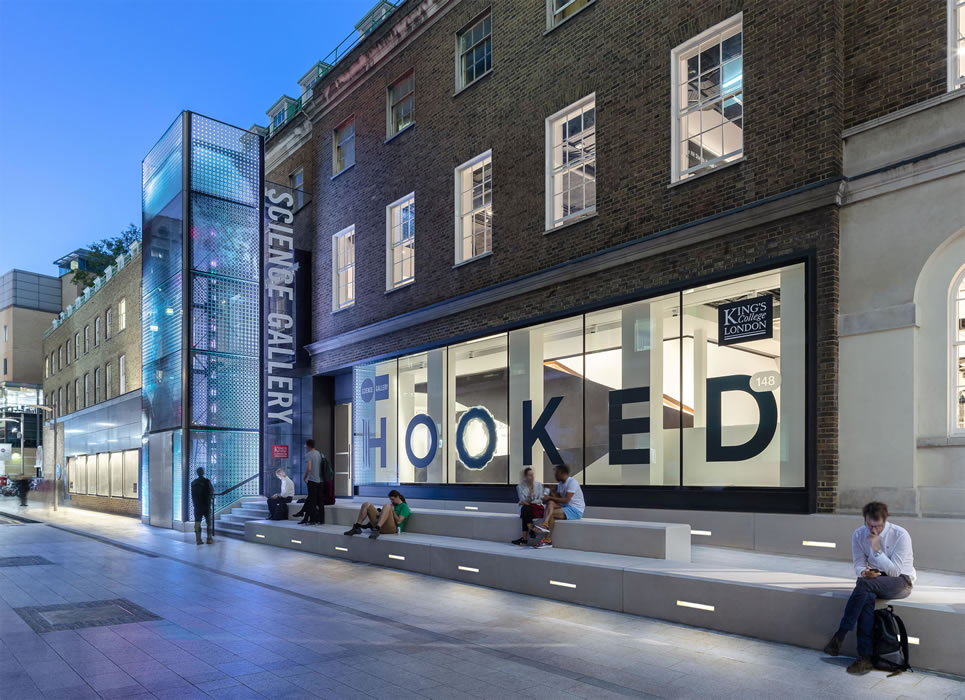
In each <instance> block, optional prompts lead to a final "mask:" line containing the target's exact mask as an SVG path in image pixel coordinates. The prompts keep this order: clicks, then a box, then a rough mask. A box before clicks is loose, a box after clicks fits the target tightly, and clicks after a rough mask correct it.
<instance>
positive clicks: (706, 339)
mask: <svg viewBox="0 0 965 700" xmlns="http://www.w3.org/2000/svg"><path fill="white" fill-rule="evenodd" d="M804 288H805V285H804V266H803V265H796V266H794V267H790V268H784V269H782V270H775V271H772V272H766V273H762V274H758V275H753V276H750V277H742V278H740V279H737V280H730V281H728V282H721V283H718V284H713V285H708V286H706V287H700V288H698V289H692V290H687V291H686V292H685V293H684V316H683V324H684V329H683V331H684V332H683V338H684V346H683V353H682V356H683V372H682V373H681V378H682V381H683V402H684V403H685V404H688V405H690V406H693V410H694V420H693V423H692V425H690V426H685V427H684V430H683V478H684V481H683V483H684V485H685V486H770V487H798V488H800V487H803V486H804V434H805V430H804V426H805V377H804V370H805V353H806V347H805V332H804V330H805V318H804V309H805V305H804ZM768 305H769V306H770V311H769V312H768V311H767V306H768ZM722 314H725V315H726V316H727V318H726V319H725V320H724V323H723V324H722V323H721V315H722ZM768 314H769V315H771V319H772V328H771V337H766V338H758V337H757V335H756V333H760V331H761V329H759V328H758V325H759V324H760V323H761V321H762V320H765V317H766V316H767V315H768ZM757 316H761V317H762V318H761V319H757V318H756V317H757ZM765 334H766V333H765Z"/></svg>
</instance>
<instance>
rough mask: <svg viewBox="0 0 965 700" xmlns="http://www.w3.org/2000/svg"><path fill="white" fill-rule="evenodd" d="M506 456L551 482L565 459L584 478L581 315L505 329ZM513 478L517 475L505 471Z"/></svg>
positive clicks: (578, 477)
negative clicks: (509, 428) (507, 400)
mask: <svg viewBox="0 0 965 700" xmlns="http://www.w3.org/2000/svg"><path fill="white" fill-rule="evenodd" d="M509 369H510V371H509V419H510V420H509V423H510V425H512V426H513V428H514V430H512V431H511V432H510V455H511V460H512V463H513V465H514V466H520V467H526V466H532V467H533V469H534V471H535V472H536V474H537V479H539V480H540V481H542V482H543V483H551V482H552V481H553V466H554V465H555V464H566V465H567V466H569V467H570V473H571V474H572V475H573V476H574V477H575V478H577V479H579V480H582V479H583V473H582V472H583V371H584V367H583V316H576V317H574V318H569V319H566V320H563V321H556V322H554V323H547V324H544V325H541V326H533V327H531V328H523V329H520V330H517V331H513V332H511V333H510V334H509ZM510 477H511V478H512V479H516V474H510Z"/></svg>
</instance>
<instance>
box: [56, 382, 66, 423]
mask: <svg viewBox="0 0 965 700" xmlns="http://www.w3.org/2000/svg"><path fill="white" fill-rule="evenodd" d="M55 410H56V414H57V415H59V416H62V415H64V388H63V387H60V388H59V389H57V406H56V407H55Z"/></svg>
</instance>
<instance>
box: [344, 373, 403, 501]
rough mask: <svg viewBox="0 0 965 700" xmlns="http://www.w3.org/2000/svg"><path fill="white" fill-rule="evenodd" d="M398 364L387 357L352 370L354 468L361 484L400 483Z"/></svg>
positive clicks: (357, 480)
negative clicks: (385, 360)
mask: <svg viewBox="0 0 965 700" xmlns="http://www.w3.org/2000/svg"><path fill="white" fill-rule="evenodd" d="M397 364H398V363H397V362H396V360H389V361H388V362H379V363H376V364H371V365H359V366H357V367H356V368H355V370H354V373H353V374H354V377H353V381H354V403H353V406H354V408H353V416H352V421H353V423H354V429H353V432H354V434H355V445H354V454H355V470H356V474H357V479H356V482H357V483H360V484H397V483H399V481H398V480H399V469H398V466H399V462H398V459H397V457H396V455H397V451H396V450H397V448H398V438H397V435H398V433H397V429H396V418H397V414H398V406H397V398H396V397H397V396H398V394H397V393H396V392H397V386H396V367H397Z"/></svg>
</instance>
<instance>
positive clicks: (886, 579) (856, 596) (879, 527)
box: [824, 501, 917, 674]
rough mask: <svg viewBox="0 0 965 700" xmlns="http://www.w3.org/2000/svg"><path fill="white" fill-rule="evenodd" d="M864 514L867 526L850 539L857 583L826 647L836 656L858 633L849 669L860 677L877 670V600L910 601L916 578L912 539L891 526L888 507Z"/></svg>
mask: <svg viewBox="0 0 965 700" xmlns="http://www.w3.org/2000/svg"><path fill="white" fill-rule="evenodd" d="M861 512H862V515H863V516H864V525H862V526H861V527H859V528H858V529H857V530H855V531H854V535H852V536H851V554H852V559H853V561H854V572H855V573H856V574H857V575H858V580H857V583H855V586H854V591H852V593H851V597H850V598H848V603H847V604H846V605H845V607H844V616H843V617H842V618H841V624H840V625H839V627H838V631H837V632H835V633H834V636H833V637H831V641H830V642H828V643H827V646H825V647H824V653H825V654H828V655H829V656H837V655H838V654H840V653H841V642H843V641H844V638H845V637H846V636H847V634H848V632H850V631H851V630H856V633H857V637H858V639H857V641H858V658H857V659H856V660H855V662H854V663H853V664H851V665H850V666H848V673H858V674H862V673H867V672H868V671H870V670H872V669H873V668H874V665H873V664H872V662H871V654H872V651H873V649H872V635H873V633H874V619H875V600H877V599H878V598H884V599H887V600H897V599H899V598H907V597H908V596H909V595H911V589H912V586H913V585H914V583H915V579H916V578H917V574H916V573H915V567H914V555H913V553H912V549H911V535H909V534H908V531H907V530H906V529H905V528H903V527H901V526H900V525H895V524H893V523H889V522H888V506H887V505H885V504H884V503H880V502H878V501H872V502H871V503H869V504H868V505H866V506H865V507H864V508H863V509H862V511H861Z"/></svg>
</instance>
